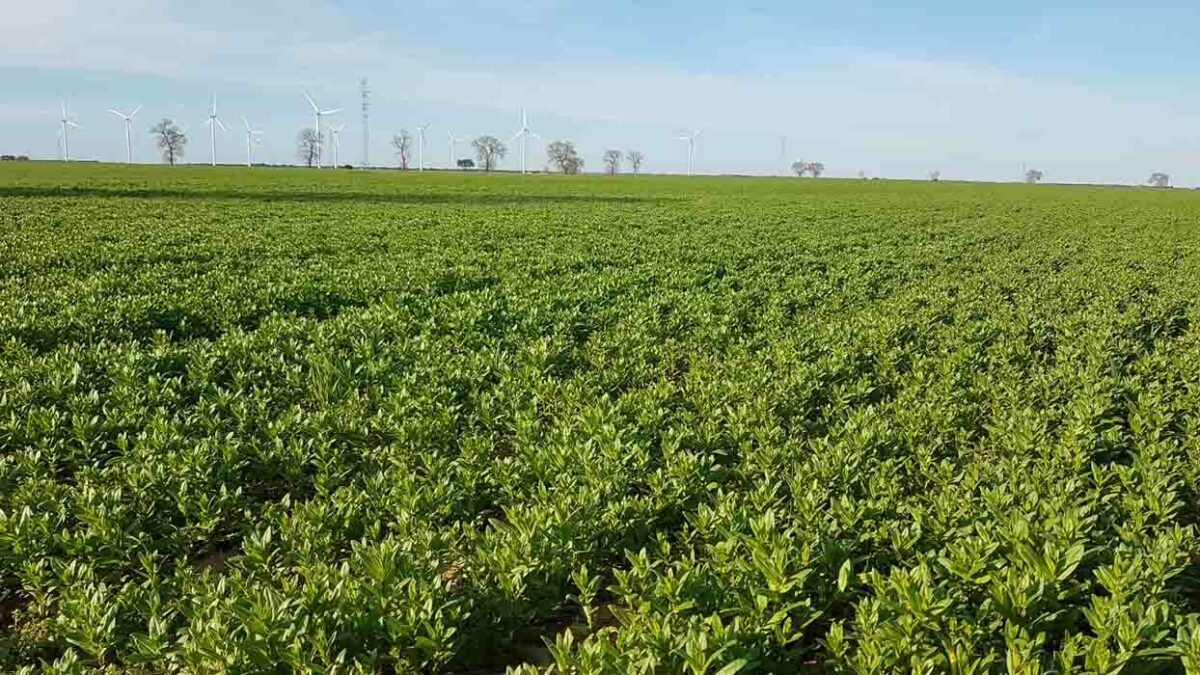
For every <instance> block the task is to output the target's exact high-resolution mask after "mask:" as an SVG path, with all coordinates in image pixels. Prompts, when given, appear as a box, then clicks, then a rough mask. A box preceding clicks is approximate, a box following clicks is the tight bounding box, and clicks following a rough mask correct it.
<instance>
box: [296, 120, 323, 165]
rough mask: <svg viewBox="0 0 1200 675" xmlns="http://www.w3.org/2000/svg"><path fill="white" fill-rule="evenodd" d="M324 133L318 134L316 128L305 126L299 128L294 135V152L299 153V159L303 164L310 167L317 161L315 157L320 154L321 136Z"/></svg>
mask: <svg viewBox="0 0 1200 675" xmlns="http://www.w3.org/2000/svg"><path fill="white" fill-rule="evenodd" d="M323 135H324V134H318V133H317V130H316V129H313V128H312V127H306V128H304V129H301V130H300V133H299V134H297V135H296V153H297V154H298V155H300V161H301V162H304V166H307V167H308V168H310V169H311V168H312V167H313V166H314V165H316V163H317V158H318V157H320V156H321V141H322V140H323V139H322V138H321V137H322V136H323Z"/></svg>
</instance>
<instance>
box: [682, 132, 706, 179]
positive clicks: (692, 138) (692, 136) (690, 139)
mask: <svg viewBox="0 0 1200 675" xmlns="http://www.w3.org/2000/svg"><path fill="white" fill-rule="evenodd" d="M702 133H704V130H703V129H701V130H700V131H696V132H690V133H689V132H687V131H685V132H683V133H681V134H680V135H679V140H681V141H687V144H688V172H687V175H689V176H690V175H692V156H693V155H695V154H696V139H697V138H700V134H702Z"/></svg>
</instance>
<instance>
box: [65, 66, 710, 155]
mask: <svg viewBox="0 0 1200 675" xmlns="http://www.w3.org/2000/svg"><path fill="white" fill-rule="evenodd" d="M360 91H361V97H362V151H361V156H360V159H359V161H358V162H357V164H356V165H355V166H357V167H359V168H380V169H384V168H391V167H389V166H387V165H374V164H372V163H371V162H370V159H369V158H370V115H369V111H370V105H371V104H370V98H369V96H370V89H369V88H368V86H367V82H366V80H365V79H363V80H360ZM300 94H301V96H302V97H303V100H304V101H305V102H306V103H307V105H308V109H309V112H310V114H311V115H312V127H311V128H312V130H313V132H314V134H315V139H316V142H315V147H314V153H315V157H314V161H313V162H312V167H313V168H317V169H324V168H331V167H343V166H349V165H347V164H343V163H342V157H341V154H342V153H341V149H342V148H341V145H342V137H343V134H344V132H345V131H346V129H347V123H345V122H343V123H340V124H338V125H334V124H333V123H332V121H331V118H333V117H334V116H337V115H340V114H342V113H343V111H344V109H343V108H341V107H331V108H324V107H322V106H320V105H318V104H317V101H316V100H315V99H314V97H313V96H312V95H311V94H310V92H309V91H308V90H301V91H300ZM60 109H61V115H60V117H59V130H58V134H57V140H56V142H57V145H58V159H59V160H60V161H65V162H73V161H88V162H94V161H101V160H98V159H96V158H94V157H79V156H73V155H72V154H71V149H70V141H71V136H72V135H73V134H76V133H78V132H79V131H80V130H82V129H83V126H81V125H80V124H79V123H78V122H77V121H76V118H75V117H74V116H73V115H72V114H70V112H69V110H70V107H69V103H68V101H67V100H66V99H63V100H62V101H61V105H60ZM145 110H147V109H146V108H145V106H143V105H141V104H138V105H137V106H136V107H134V108H133V109H132V110H131V111H130V112H128V113H125V112H122V111H121V110H120V109H118V108H109V109H108V112H109V113H111V114H113V115H114V116H117V117H119V118H120V119H121V121H122V132H123V134H124V144H125V145H124V163H127V164H131V163H135V162H136V160H137V153H136V152H135V147H136V144H135V143H134V140H135V139H136V138H138V136H139V135H138V134H137V132H136V131H135V129H134V126H133V125H134V121H135V118H136V117H137V116H138V114H139V113H142V112H143V111H145ZM144 116H145V115H143V117H144ZM163 121H164V122H169V123H171V124H176V123H177V122H176V119H173V118H171V117H166V118H164V120H163ZM181 121H182V120H181ZM242 122H243V125H244V127H245V144H246V149H245V161H244V162H243V163H242V164H244V165H245V166H247V167H253V166H296V165H298V164H297V163H296V162H263V161H259V162H256V161H255V148H257V147H260V146H262V144H263V140H264V138H265V137H266V135H267V131H266V130H265V129H264V128H261V127H257V128H256V127H255V126H253V125H252V124H251V123H250V121H249V119H248V118H247V117H246V116H245V115H243V116H242ZM202 125H203V126H204V127H207V131H208V137H209V138H208V141H209V142H208V146H209V147H208V153H207V155H208V156H207V157H206V158H204V159H206V160H207V161H203V162H202V161H201V160H199V159H193V160H192V161H190V162H186V163H189V164H199V163H205V164H208V165H209V166H218V165H222V164H225V165H233V164H234V163H233V162H229V161H228V158H225V159H224V160H223V159H222V157H221V155H220V152H219V148H218V146H219V145H220V142H221V139H222V138H223V136H224V135H226V134H229V133H230V131H229V128H228V127H227V126H226V125H225V123H224V121H223V120H222V118H221V116H220V114H219V112H218V106H217V95H216V94H215V93H214V94H212V95H211V96H210V101H209V106H208V112H207V114H206V115H205V116H204V118H203V122H202ZM414 128H415V129H416V132H417V133H416V139H415V140H416V148H415V150H416V160H417V161H416V167H415V168H416V170H417V171H425V170H427V169H428V170H438V169H449V170H461V169H463V168H473V166H474V162H473V160H464V159H463V158H462V154H463V153H460V147H462V146H463V145H464V144H468V143H473V142H474V140H475V139H472V138H470V137H466V136H458V135H456V134H455V133H454V132H453V131H450V130H446V131H445V133H446V138H447V163H446V165H445V166H444V167H443V166H438V165H437V162H434V163H432V164H431V163H427V162H426V156H425V150H426V148H427V146H428V140H429V138H428V132H429V131H430V129H431V128H434V124H433V123H431V122H423V123H421V124H417V125H415V127H414ZM180 131H181V133H185V131H186V127H181V128H180ZM681 133H683V134H684V135H681V136H679V138H681V139H684V140H687V142H688V143H687V165H686V166H687V170H686V173H687V175H689V176H690V175H692V174H693V172H694V157H695V153H696V145H697V140H698V139H699V137H700V134H701V132H699V131H697V132H681ZM485 136H486V134H485V135H481V136H480V137H481V138H482V137H485ZM541 140H542V136H541V134H539V133H538V132H537V131H535V130H534V129H533V128H532V126H531V125H530V119H529V115H528V112H527V110H526V109H525V108H521V110H520V118H519V126H518V127H517V129H516V132H515V133H514V134H513V135H512V136H511V137H508V141H507V142H508V143H512V144H516V145H517V155H518V157H517V158H516V162H517V168H515V169H509V170H508V171H510V172H518V173H522V174H525V173H540V172H543V171H546V170H548V169H544V168H537V167H536V166H531V162H530V153H531V151H532V147H533V144H534V142H535V141H541ZM638 154H639V155H640V154H641V153H638ZM180 155H182V149H181V150H180ZM501 156H503V153H502V154H501ZM117 161H118V162H119V160H117ZM164 161H165V160H164ZM177 162H178V163H185V162H183V161H182V159H180V158H176V157H173V158H172V161H171V162H170V163H172V164H174V163H177ZM464 162H465V166H464ZM140 163H149V162H147V161H145V160H143V161H142V162H140ZM299 164H300V165H303V162H300V163H299ZM491 170H495V171H505V169H502V168H499V167H492V168H491Z"/></svg>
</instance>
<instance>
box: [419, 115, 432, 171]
mask: <svg viewBox="0 0 1200 675" xmlns="http://www.w3.org/2000/svg"><path fill="white" fill-rule="evenodd" d="M428 128H429V123H428V122H426V123H425V124H420V125H417V171H424V170H425V130H426V129H428Z"/></svg>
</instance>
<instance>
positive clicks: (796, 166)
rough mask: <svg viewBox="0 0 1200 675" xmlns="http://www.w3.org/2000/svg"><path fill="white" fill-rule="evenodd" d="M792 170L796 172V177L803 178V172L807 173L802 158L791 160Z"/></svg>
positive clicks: (806, 167)
mask: <svg viewBox="0 0 1200 675" xmlns="http://www.w3.org/2000/svg"><path fill="white" fill-rule="evenodd" d="M792 172H793V173H795V174H796V177H797V178H804V174H806V173H808V165H807V164H805V163H804V160H797V161H795V162H792Z"/></svg>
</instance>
